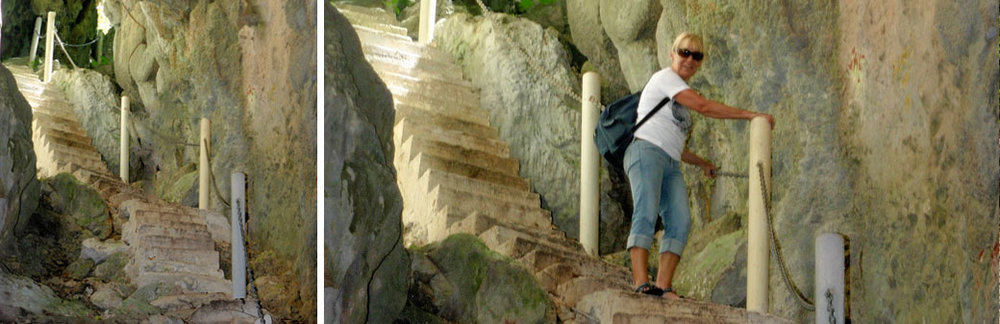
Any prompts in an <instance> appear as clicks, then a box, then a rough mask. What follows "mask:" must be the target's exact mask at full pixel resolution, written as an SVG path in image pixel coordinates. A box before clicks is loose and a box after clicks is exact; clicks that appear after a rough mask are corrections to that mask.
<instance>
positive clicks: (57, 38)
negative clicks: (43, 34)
mask: <svg viewBox="0 0 1000 324" xmlns="http://www.w3.org/2000/svg"><path fill="white" fill-rule="evenodd" d="M53 34H54V35H56V40H57V41H59V47H60V48H62V51H63V54H66V59H67V60H69V64H72V65H73V69H74V70H76V69H77V67H76V63H73V58H72V57H70V56H69V52H67V51H66V46H63V41H62V39H61V38H59V33H53Z"/></svg>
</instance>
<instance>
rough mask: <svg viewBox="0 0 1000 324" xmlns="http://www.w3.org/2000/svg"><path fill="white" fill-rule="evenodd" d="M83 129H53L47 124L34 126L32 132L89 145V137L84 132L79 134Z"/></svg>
mask: <svg viewBox="0 0 1000 324" xmlns="http://www.w3.org/2000/svg"><path fill="white" fill-rule="evenodd" d="M82 130H83V129H76V128H75V127H62V128H60V127H53V126H51V125H50V124H49V123H38V124H36V126H33V127H32V131H33V132H37V133H44V134H50V135H53V136H58V137H62V138H65V139H69V140H73V141H75V142H78V143H84V144H88V145H90V144H91V141H90V137H88V136H87V134H86V133H85V132H80V131H82Z"/></svg>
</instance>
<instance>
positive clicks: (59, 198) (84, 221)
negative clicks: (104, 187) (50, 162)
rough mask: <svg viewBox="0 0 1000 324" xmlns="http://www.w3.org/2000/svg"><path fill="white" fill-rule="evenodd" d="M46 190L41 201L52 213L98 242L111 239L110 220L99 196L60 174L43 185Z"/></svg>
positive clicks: (65, 174)
mask: <svg viewBox="0 0 1000 324" xmlns="http://www.w3.org/2000/svg"><path fill="white" fill-rule="evenodd" d="M45 182H46V184H47V185H48V188H51V189H52V190H51V191H50V192H46V193H47V195H45V197H44V199H47V201H48V203H49V205H50V206H52V209H53V210H54V211H55V212H57V213H60V214H64V215H66V216H69V217H70V218H69V219H71V220H72V221H73V223H74V224H76V225H77V226H80V227H81V228H83V229H84V230H86V231H87V232H88V233H87V234H90V235H93V236H95V237H97V238H100V239H105V238H107V237H109V236H111V231H112V228H111V216H110V213H109V212H108V205H107V204H106V203H105V202H104V199H103V198H101V195H100V194H99V193H98V192H97V191H96V190H94V189H92V188H90V187H89V186H87V185H86V184H84V183H82V182H80V181H78V180H77V179H76V178H75V177H73V176H72V175H70V174H68V173H60V174H57V175H56V176H54V177H52V178H50V179H48V180H46V181H45Z"/></svg>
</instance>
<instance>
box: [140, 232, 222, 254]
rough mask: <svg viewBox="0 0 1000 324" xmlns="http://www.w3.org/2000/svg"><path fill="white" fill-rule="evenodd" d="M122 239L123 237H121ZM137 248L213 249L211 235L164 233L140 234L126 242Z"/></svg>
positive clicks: (213, 244)
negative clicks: (193, 235) (176, 235)
mask: <svg viewBox="0 0 1000 324" xmlns="http://www.w3.org/2000/svg"><path fill="white" fill-rule="evenodd" d="M123 239H124V237H123ZM126 243H129V245H132V246H135V247H137V248H164V249H176V250H208V251H213V250H215V241H212V238H211V236H206V237H185V238H178V237H173V236H165V235H142V236H140V237H138V240H136V241H135V242H126Z"/></svg>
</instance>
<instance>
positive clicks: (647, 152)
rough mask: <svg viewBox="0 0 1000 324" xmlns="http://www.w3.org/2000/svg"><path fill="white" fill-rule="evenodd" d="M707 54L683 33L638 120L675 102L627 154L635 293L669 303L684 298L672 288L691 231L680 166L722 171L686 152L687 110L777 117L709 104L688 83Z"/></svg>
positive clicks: (648, 90)
mask: <svg viewBox="0 0 1000 324" xmlns="http://www.w3.org/2000/svg"><path fill="white" fill-rule="evenodd" d="M703 49H704V46H703V43H702V39H701V37H699V36H698V35H695V34H690V33H682V34H680V35H679V36H677V39H676V40H674V44H673V47H672V49H671V51H670V59H671V65H670V67H669V68H666V69H663V70H660V71H659V72H656V73H654V74H653V76H652V77H650V79H649V82H648V83H647V84H646V87H645V89H643V91H642V96H641V97H640V99H639V108H638V118H636V119H637V120H642V119H643V118H644V117H645V116H646V114H648V113H649V112H650V111H651V110H653V107H655V106H656V104H657V103H659V102H660V101H661V100H663V98H665V97H670V99H671V100H670V102H669V103H667V105H666V106H664V107H663V109H661V110H660V111H658V112H657V113H656V114H654V115H653V116H652V117H650V119H649V120H648V121H647V122H646V123H645V124H644V125H643V126H642V127H640V128H639V129H637V130H636V131H635V141H634V142H632V144H631V145H629V147H628V149H627V150H626V152H625V160H624V163H625V171H626V173H627V174H628V179H629V183H630V185H631V187H632V200H633V205H634V207H635V208H634V212H633V214H632V229H631V231H630V233H629V237H628V250H629V257H630V258H631V260H632V277H633V279H634V280H635V285H636V288H635V291H636V292H640V293H644V294H650V295H657V296H664V297H665V298H668V299H678V298H680V297H679V296H678V295H677V293H675V292H674V291H673V289H672V287H671V284H672V282H673V277H674V269H676V268H677V263H678V262H679V261H680V258H681V253H682V252H683V251H684V246H685V245H686V244H687V237H688V230H689V229H690V227H691V212H690V210H689V207H688V196H687V188H686V185H685V184H684V177H683V176H682V175H681V168H680V162H678V161H683V162H687V163H690V164H694V165H696V166H699V167H701V169H702V171H704V173H705V176H706V177H714V176H715V171H716V170H717V169H718V168H717V167H716V166H715V165H713V164H712V163H711V162H709V161H707V160H705V159H703V158H701V157H700V156H698V155H696V154H694V153H691V152H690V151H688V150H687V148H685V147H684V144H685V142H686V140H687V134H688V133H689V132H688V131H689V130H690V128H691V115H690V113H689V112H688V109H690V110H694V111H696V112H698V113H701V114H702V115H704V116H706V117H711V118H720V119H746V120H750V119H753V118H754V117H764V118H766V119H767V121H768V122H770V123H771V128H772V129H773V128H774V118H773V117H771V116H770V115H767V114H762V113H755V112H751V111H747V110H742V109H738V108H733V107H730V106H727V105H725V104H722V103H719V102H715V101H711V100H708V99H705V97H702V96H701V95H700V94H698V93H697V92H695V91H694V90H692V89H691V88H690V87H689V86H688V84H687V81H688V80H691V77H692V76H694V74H695V73H696V72H698V68H700V67H701V64H702V60H703V59H704V58H705V54H704V52H703ZM657 214H659V216H660V218H662V220H663V227H664V233H663V237H662V238H660V258H659V270H658V271H657V275H656V283H655V285H654V284H651V283H649V282H648V279H647V278H648V269H647V262H646V260H648V257H649V247H650V245H652V242H653V234H654V230H655V226H656V216H657Z"/></svg>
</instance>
